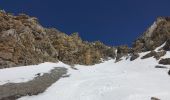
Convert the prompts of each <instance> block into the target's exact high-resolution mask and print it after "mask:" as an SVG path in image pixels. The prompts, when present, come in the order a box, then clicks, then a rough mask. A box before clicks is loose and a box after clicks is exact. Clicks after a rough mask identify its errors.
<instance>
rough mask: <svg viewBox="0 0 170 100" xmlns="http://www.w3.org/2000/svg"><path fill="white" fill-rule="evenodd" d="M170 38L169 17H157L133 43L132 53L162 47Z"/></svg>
mask: <svg viewBox="0 0 170 100" xmlns="http://www.w3.org/2000/svg"><path fill="white" fill-rule="evenodd" d="M169 38H170V17H159V18H157V20H156V21H155V22H154V23H153V24H152V25H151V26H150V27H149V28H148V29H147V30H146V32H144V34H143V35H142V36H141V37H139V38H138V39H137V40H136V41H135V42H134V43H133V50H134V51H150V50H153V49H155V48H156V47H158V46H160V45H162V44H163V43H165V42H166V41H167V40H168V39H169Z"/></svg>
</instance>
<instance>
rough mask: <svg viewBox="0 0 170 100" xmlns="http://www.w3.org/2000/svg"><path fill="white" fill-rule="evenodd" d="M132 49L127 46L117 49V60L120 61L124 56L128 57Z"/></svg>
mask: <svg viewBox="0 0 170 100" xmlns="http://www.w3.org/2000/svg"><path fill="white" fill-rule="evenodd" d="M130 50H131V49H130V48H129V47H128V46H127V45H122V46H118V47H117V57H116V60H119V59H120V58H121V57H123V56H127V55H128V53H130Z"/></svg>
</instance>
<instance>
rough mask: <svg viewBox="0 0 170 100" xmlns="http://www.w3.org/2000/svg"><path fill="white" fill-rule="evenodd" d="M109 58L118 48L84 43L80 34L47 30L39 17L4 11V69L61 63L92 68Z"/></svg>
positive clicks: (0, 63) (0, 17)
mask: <svg viewBox="0 0 170 100" xmlns="http://www.w3.org/2000/svg"><path fill="white" fill-rule="evenodd" d="M108 57H112V58H114V57H115V48H113V47H108V46H106V45H104V44H103V43H101V42H94V43H89V42H85V41H82V40H81V38H80V37H79V36H78V34H77V33H74V34H72V35H70V36H69V35H66V34H65V33H62V32H60V31H58V30H57V29H53V28H50V29H48V28H44V27H43V26H41V25H40V24H39V22H38V19H37V18H35V17H30V16H28V15H25V14H19V15H18V16H14V15H12V14H9V13H6V12H4V11H0V68H6V67H14V66H21V65H32V64H38V63H42V62H57V61H58V60H60V61H63V62H65V63H68V64H88V65H91V64H95V63H99V62H100V60H101V58H104V59H107V58H108Z"/></svg>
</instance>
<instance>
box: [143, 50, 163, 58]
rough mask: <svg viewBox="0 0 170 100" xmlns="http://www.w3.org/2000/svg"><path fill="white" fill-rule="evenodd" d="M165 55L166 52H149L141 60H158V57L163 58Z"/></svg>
mask: <svg viewBox="0 0 170 100" xmlns="http://www.w3.org/2000/svg"><path fill="white" fill-rule="evenodd" d="M165 54H166V51H160V52H156V51H151V52H149V53H148V54H146V55H144V56H143V57H142V58H141V59H146V58H149V57H154V58H155V59H157V60H159V59H160V57H162V56H164V55H165Z"/></svg>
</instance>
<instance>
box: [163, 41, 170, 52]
mask: <svg viewBox="0 0 170 100" xmlns="http://www.w3.org/2000/svg"><path fill="white" fill-rule="evenodd" d="M163 49H164V50H166V51H169V50H170V39H168V40H167V41H166V44H165V46H164V47H163Z"/></svg>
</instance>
